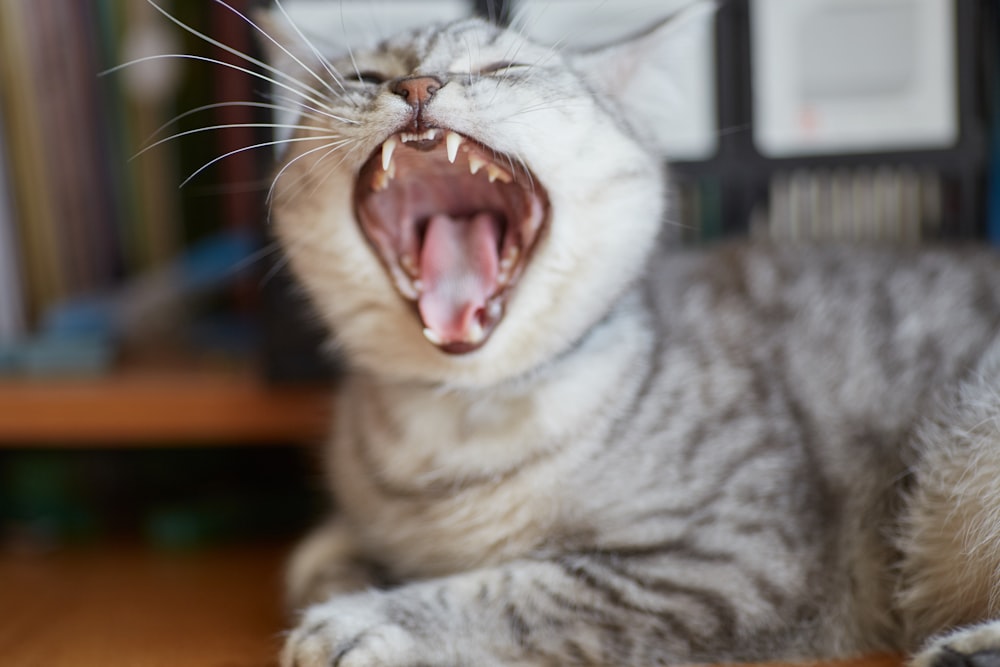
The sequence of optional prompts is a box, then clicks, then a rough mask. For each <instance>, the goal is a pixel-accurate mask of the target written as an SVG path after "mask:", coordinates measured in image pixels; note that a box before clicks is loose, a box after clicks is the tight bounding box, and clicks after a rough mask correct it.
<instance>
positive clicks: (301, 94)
mask: <svg viewBox="0 0 1000 667" xmlns="http://www.w3.org/2000/svg"><path fill="white" fill-rule="evenodd" d="M167 59H177V60H197V61H199V62H206V63H210V64H212V65H219V66H220V67H228V68H229V69H234V70H236V71H237V72H243V73H244V74H249V75H250V76H253V77H256V78H258V79H261V80H263V81H267V82H268V83H270V84H273V85H275V86H278V87H279V88H284V89H285V90H287V91H289V92H291V93H294V94H296V95H298V96H299V97H302V98H304V99H306V100H308V101H310V102H312V103H313V104H315V105H317V106H319V107H321V108H323V109H325V110H326V111H327V112H329V113H330V114H331V115H332V114H333V107H331V106H329V105H327V104H326V103H324V102H321V101H320V100H318V99H316V98H315V97H312V96H310V95H308V94H307V93H306V92H304V91H302V90H299V89H297V88H293V87H292V86H289V85H288V84H286V83H282V82H281V81H278V80H277V79H274V78H272V77H269V76H267V75H265V74H261V73H260V72H255V71H253V70H252V69H248V68H246V67H240V66H239V65H234V64H232V63H227V62H225V61H224V60H217V59H215V58H209V57H207V56H197V55H194V54H190V53H161V54H157V55H153V56H144V57H142V58H136V59H135V60H130V61H128V62H127V63H122V64H121V65H115V66H114V67H112V68H110V69H106V70H104V71H103V72H101V75H102V76H105V75H108V74H113V73H115V72H117V71H119V70H122V69H125V68H126V67H131V66H133V65H138V64H139V63H144V62H150V61H154V60H167ZM283 76H286V78H291V77H287V75H284V74H283ZM292 80H293V81H294V80H295V79H294V78H293V79H292ZM306 88H307V89H308V90H312V89H310V88H308V87H306ZM313 92H315V93H316V94H317V95H320V96H321V97H322V94H321V93H319V91H313ZM332 117H334V118H336V119H337V120H339V121H341V122H344V123H354V124H356V123H357V121H352V120H348V119H346V118H340V117H339V116H336V115H332Z"/></svg>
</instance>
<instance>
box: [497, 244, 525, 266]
mask: <svg viewBox="0 0 1000 667" xmlns="http://www.w3.org/2000/svg"><path fill="white" fill-rule="evenodd" d="M520 252H521V251H520V250H518V248H517V246H516V245H512V246H509V247H508V248H507V249H506V250H504V251H503V257H501V258H500V270H501V271H510V269H511V267H512V266H514V262H516V261H517V256H518V255H519V254H520Z"/></svg>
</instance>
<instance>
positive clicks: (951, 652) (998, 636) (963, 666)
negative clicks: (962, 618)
mask: <svg viewBox="0 0 1000 667" xmlns="http://www.w3.org/2000/svg"><path fill="white" fill-rule="evenodd" d="M910 664H911V667H1000V619H998V620H993V621H988V622H986V623H981V624H979V625H973V626H969V627H964V628H960V629H958V630H954V631H952V632H950V633H947V634H945V635H943V636H941V637H937V638H935V639H932V640H931V641H930V642H928V643H927V645H926V646H925V647H924V648H923V650H921V651H920V652H919V653H917V654H916V655H915V656H914V657H913V660H912V661H911V662H910Z"/></svg>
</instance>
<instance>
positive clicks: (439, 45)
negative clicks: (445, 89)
mask: <svg viewBox="0 0 1000 667" xmlns="http://www.w3.org/2000/svg"><path fill="white" fill-rule="evenodd" d="M537 48H538V47H537V46H536V45H534V44H532V43H531V42H528V41H527V40H525V39H524V38H522V37H521V36H519V35H517V34H515V33H513V32H512V31H509V30H505V29H504V28H502V27H499V26H497V25H495V24H492V23H489V22H487V21H484V20H482V19H475V18H473V19H463V20H459V21H454V22H451V23H445V24H435V25H430V26H426V27H423V28H419V29H415V30H411V31H407V32H403V33H399V34H397V35H394V36H392V37H389V38H388V39H385V40H383V41H382V42H381V43H380V44H379V45H378V47H377V48H376V49H374V50H373V51H371V52H370V53H369V54H368V55H369V56H370V57H372V58H375V59H378V60H381V61H383V62H389V61H391V62H392V63H393V64H394V65H396V66H397V67H401V68H402V69H404V70H405V71H407V72H411V71H415V70H418V69H422V70H427V71H451V70H455V69H462V68H463V67H475V66H476V65H477V64H479V65H481V64H482V61H483V60H484V59H487V60H490V61H491V62H492V61H495V60H511V59H514V57H515V56H527V55H529V54H530V53H532V52H533V51H534V50H535V49H537Z"/></svg>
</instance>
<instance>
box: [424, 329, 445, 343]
mask: <svg viewBox="0 0 1000 667" xmlns="http://www.w3.org/2000/svg"><path fill="white" fill-rule="evenodd" d="M424 338H426V339H427V340H429V341H430V342H431V344H433V345H437V346H438V347H441V345H442V341H441V338H440V336H438V335H437V334H436V333H434V332H433V331H432V330H431V329H429V328H426V327H425V328H424Z"/></svg>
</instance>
